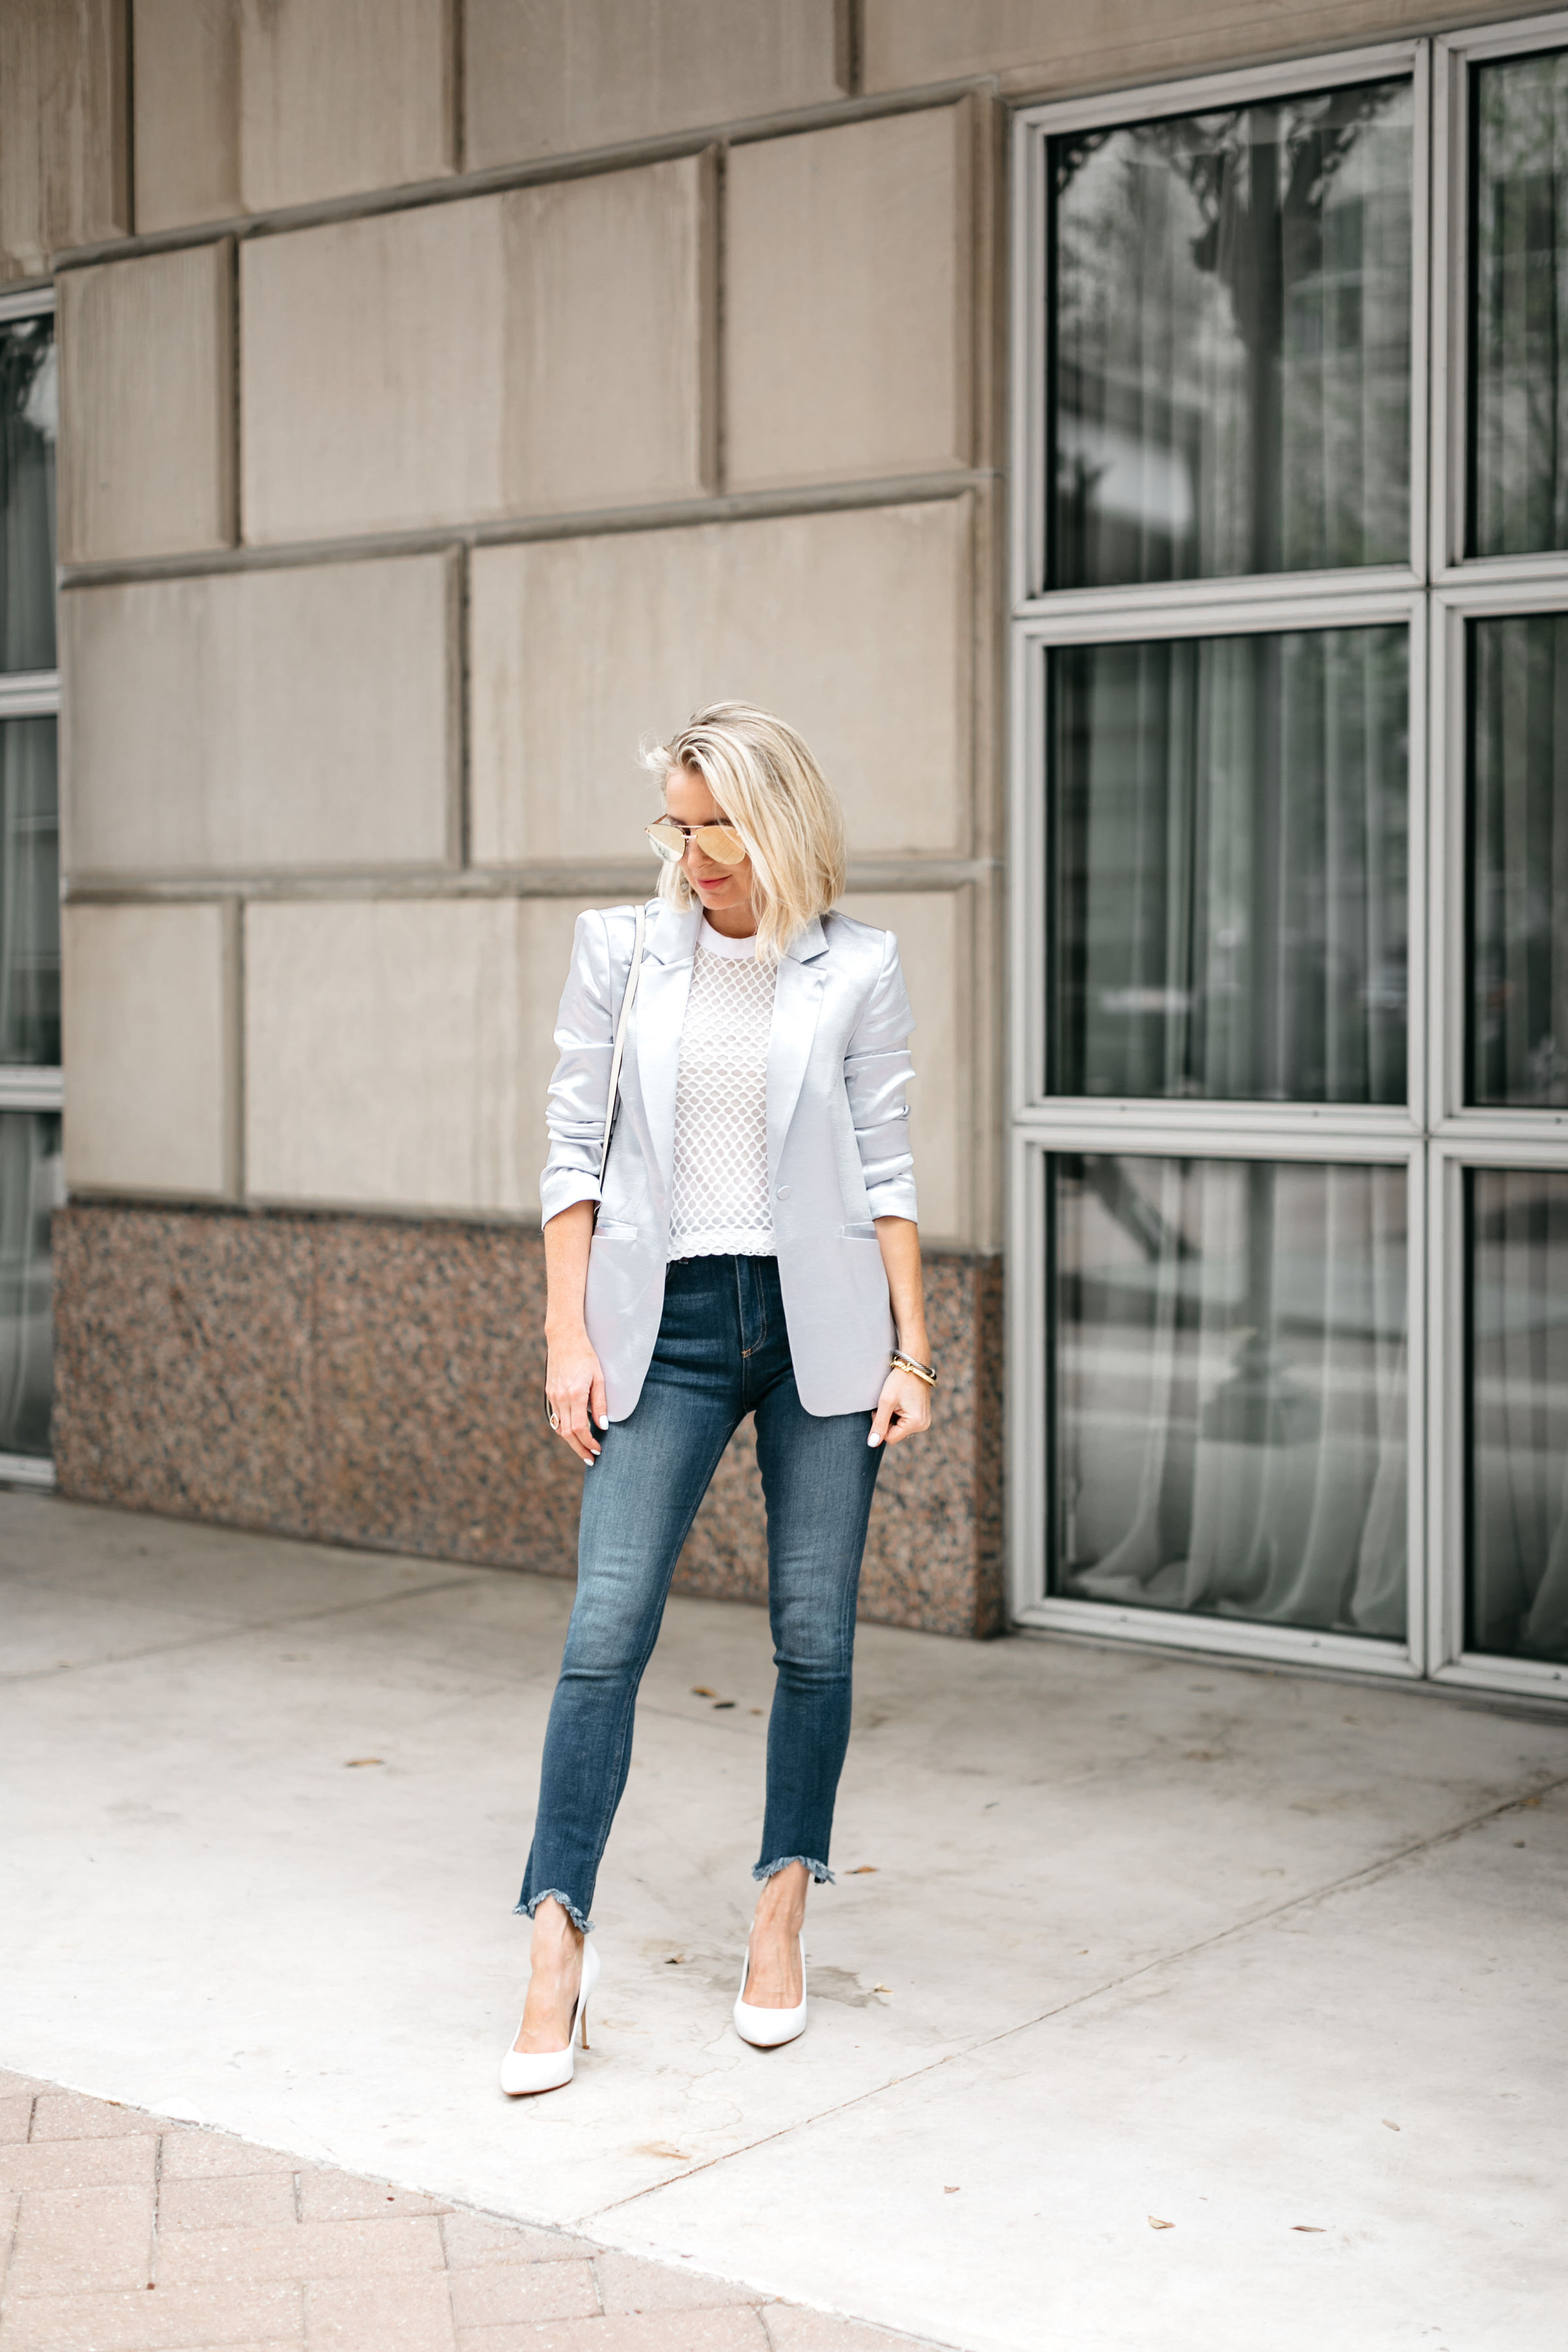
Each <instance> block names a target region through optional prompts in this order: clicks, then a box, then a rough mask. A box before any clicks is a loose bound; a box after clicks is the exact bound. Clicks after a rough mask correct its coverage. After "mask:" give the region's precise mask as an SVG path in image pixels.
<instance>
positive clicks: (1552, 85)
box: [1470, 49, 1568, 555]
mask: <svg viewBox="0 0 1568 2352" xmlns="http://www.w3.org/2000/svg"><path fill="white" fill-rule="evenodd" d="M1472 97H1473V102H1474V114H1473V116H1472V137H1473V146H1474V154H1475V185H1474V193H1473V201H1474V216H1473V233H1474V258H1473V262H1472V278H1471V303H1472V309H1473V324H1472V331H1471V368H1472V371H1473V394H1472V398H1471V404H1470V412H1471V452H1470V454H1471V492H1470V551H1471V553H1472V554H1474V555H1520V554H1523V553H1525V552H1527V551H1529V550H1531V548H1541V547H1568V431H1565V425H1568V407H1565V404H1568V50H1562V49H1559V50H1556V51H1554V52H1553V53H1552V55H1550V56H1547V57H1536V58H1507V59H1504V60H1502V61H1500V63H1498V64H1495V65H1483V66H1479V67H1478V68H1476V72H1475V77H1474V80H1473V83H1472Z"/></svg>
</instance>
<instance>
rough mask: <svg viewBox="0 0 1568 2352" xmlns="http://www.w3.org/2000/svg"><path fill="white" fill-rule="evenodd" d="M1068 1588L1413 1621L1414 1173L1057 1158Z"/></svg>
mask: <svg viewBox="0 0 1568 2352" xmlns="http://www.w3.org/2000/svg"><path fill="white" fill-rule="evenodd" d="M1054 1167H1055V1178H1054V1196H1055V1232H1054V1235H1053V1241H1054V1257H1053V1267H1054V1276H1053V1290H1054V1299H1053V1307H1054V1321H1055V1326H1056V1345H1055V1390H1056V1393H1055V1432H1054V1435H1055V1451H1054V1458H1055V1468H1056V1477H1055V1481H1054V1488H1055V1493H1056V1496H1057V1518H1056V1527H1055V1529H1054V1543H1053V1554H1054V1558H1053V1569H1052V1588H1051V1589H1052V1590H1053V1591H1056V1592H1058V1593H1061V1594H1065V1595H1068V1596H1070V1597H1072V1598H1075V1599H1079V1600H1093V1601H1112V1602H1114V1603H1115V1604H1116V1605H1117V1606H1118V1607H1120V1608H1127V1607H1132V1608H1140V1609H1177V1610H1185V1611H1188V1612H1193V1613H1194V1614H1196V1615H1199V1616H1210V1617H1241V1618H1249V1619H1252V1620H1254V1621H1258V1622H1268V1623H1270V1624H1277V1625H1305V1626H1312V1627H1317V1628H1322V1629H1333V1630H1335V1631H1338V1632H1342V1633H1368V1634H1374V1635H1377V1636H1380V1637H1383V1638H1385V1639H1387V1640H1390V1641H1395V1640H1400V1639H1403V1637H1404V1634H1405V1553H1406V1519H1405V1485H1406V1443H1407V1423H1406V1381H1407V1370H1406V1363H1405V1259H1406V1229H1405V1171H1404V1170H1403V1169H1397V1168H1392V1169H1391V1168H1374V1167H1322V1166H1313V1165H1307V1164H1301V1163H1298V1162H1293V1161H1268V1160H1249V1161H1246V1160H1175V1159H1152V1158H1142V1157H1138V1158H1123V1157H1111V1156H1110V1155H1103V1156H1102V1155H1092V1154H1082V1155H1074V1156H1066V1157H1063V1158H1060V1159H1058V1160H1056V1162H1055V1163H1054Z"/></svg>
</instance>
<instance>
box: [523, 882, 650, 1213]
mask: <svg viewBox="0 0 1568 2352" xmlns="http://www.w3.org/2000/svg"><path fill="white" fill-rule="evenodd" d="M627 911H628V912H629V911H630V910H629V909H627ZM614 962H615V958H614V955H613V953H612V950H611V943H610V923H609V918H608V917H607V916H606V915H605V914H604V913H602V912H601V911H599V910H598V909H597V908H594V909H591V910H590V911H589V912H588V913H587V914H585V915H579V916H578V918H577V929H576V930H575V932H574V935H573V940H572V966H571V970H570V971H568V973H567V975H566V985H565V987H564V989H563V991H562V994H561V1009H560V1011H559V1013H557V1014H556V1016H555V1051H556V1054H557V1055H558V1057H559V1058H558V1059H557V1061H556V1064H555V1075H554V1076H553V1077H552V1079H551V1081H550V1098H549V1102H548V1105H547V1107H546V1109H545V1113H544V1124H545V1127H546V1128H547V1129H548V1130H549V1135H550V1157H549V1159H548V1160H547V1161H546V1163H545V1168H544V1173H543V1175H542V1178H541V1180H540V1186H539V1206H540V1219H541V1222H542V1223H544V1224H548V1223H550V1220H551V1218H552V1217H558V1216H559V1215H560V1214H561V1212H562V1210H563V1209H569V1208H570V1207H571V1206H572V1203H573V1202H574V1201H596V1200H597V1199H598V1197H599V1159H600V1155H601V1153H602V1152H603V1150H604V1148H605V1110H606V1108H607V1097H608V1095H609V1088H610V1061H611V1057H612V1055H614V1052H615V1045H616V1022H617V1020H618V1019H619V1018H620V1008H621V999H622V996H623V995H624V993H625V991H626V982H627V980H628V979H629V977H630V975H631V948H630V944H629V940H628V943H627V946H626V953H625V956H624V959H623V960H622V962H621V969H620V974H619V985H618V986H616V977H615V974H614V971H613V969H612V967H613V964H614Z"/></svg>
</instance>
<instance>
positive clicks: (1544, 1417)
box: [1466, 1168, 1568, 1661]
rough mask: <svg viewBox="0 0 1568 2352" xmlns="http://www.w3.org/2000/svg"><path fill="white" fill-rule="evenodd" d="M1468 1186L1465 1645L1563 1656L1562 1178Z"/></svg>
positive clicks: (1475, 1180)
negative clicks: (1467, 1419)
mask: <svg viewBox="0 0 1568 2352" xmlns="http://www.w3.org/2000/svg"><path fill="white" fill-rule="evenodd" d="M1469 1188H1470V1216H1469V1227H1470V1246H1469V1258H1470V1264H1469V1327H1470V1328H1469V1341H1470V1344H1469V1383H1470V1410H1469V1424H1470V1426H1469V1454H1470V1461H1469V1474H1470V1475H1469V1577H1468V1612H1467V1613H1468V1626H1467V1629H1466V1643H1467V1646H1468V1648H1470V1649H1472V1650H1490V1651H1493V1652H1495V1653H1498V1654H1500V1655H1502V1656H1504V1657H1528V1658H1556V1659H1562V1660H1564V1661H1568V1174H1563V1173H1561V1172H1559V1173H1557V1174H1549V1173H1547V1172H1546V1171H1542V1170H1539V1169H1516V1168H1506V1169H1504V1168H1496V1169H1494V1168H1487V1169H1476V1170H1474V1171H1472V1173H1471V1175H1470V1177H1469Z"/></svg>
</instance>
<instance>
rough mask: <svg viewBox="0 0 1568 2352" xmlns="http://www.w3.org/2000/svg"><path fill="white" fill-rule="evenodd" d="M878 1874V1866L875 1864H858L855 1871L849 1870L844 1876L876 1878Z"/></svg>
mask: <svg viewBox="0 0 1568 2352" xmlns="http://www.w3.org/2000/svg"><path fill="white" fill-rule="evenodd" d="M876 1874H877V1865H876V1864H875V1863H874V1862H858V1863H857V1864H856V1865H855V1867H854V1869H853V1870H847V1871H846V1872H845V1874H844V1875H845V1877H846V1878H874V1877H875V1876H876Z"/></svg>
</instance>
